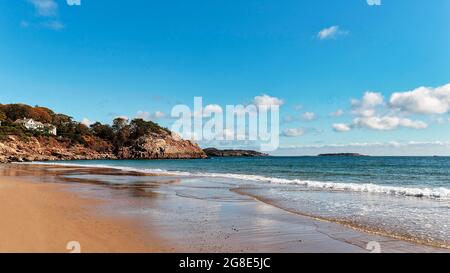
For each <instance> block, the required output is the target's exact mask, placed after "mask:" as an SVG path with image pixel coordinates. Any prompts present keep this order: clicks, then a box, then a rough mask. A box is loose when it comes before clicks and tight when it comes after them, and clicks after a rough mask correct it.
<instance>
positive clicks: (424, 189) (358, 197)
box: [64, 157, 450, 248]
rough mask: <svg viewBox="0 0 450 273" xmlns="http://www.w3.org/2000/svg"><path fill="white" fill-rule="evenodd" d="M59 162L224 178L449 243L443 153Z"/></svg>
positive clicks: (365, 224)
mask: <svg viewBox="0 0 450 273" xmlns="http://www.w3.org/2000/svg"><path fill="white" fill-rule="evenodd" d="M64 164H77V165H78V164H79V165H90V166H92V165H93V166H103V167H105V166H110V167H115V168H118V169H124V170H134V171H140V172H148V173H161V174H169V175H176V176H182V177H188V178H189V179H195V181H196V183H197V184H199V185H201V183H202V182H201V181H205V182H207V183H208V184H210V183H217V184H218V185H219V184H220V185H224V183H225V184H226V183H228V184H229V185H230V189H233V190H237V191H238V192H240V193H241V194H247V195H251V196H253V197H256V198H260V200H264V201H265V202H270V203H271V204H273V205H276V206H278V207H280V208H284V209H287V210H289V211H293V212H297V213H301V214H306V215H311V216H315V217H320V218H324V219H328V220H333V221H339V222H344V223H346V224H350V225H353V226H355V227H358V228H364V229H366V230H368V231H376V232H381V233H383V234H388V235H395V236H397V237H398V236H401V237H403V238H410V239H412V240H415V241H420V242H425V243H428V244H432V245H439V246H445V247H448V248H450V157H261V158H214V159H207V160H161V161H156V160H142V161H135V160H118V161H105V160H99V161H70V162H64ZM118 181H122V180H118ZM121 183H122V182H121ZM124 183H126V182H124Z"/></svg>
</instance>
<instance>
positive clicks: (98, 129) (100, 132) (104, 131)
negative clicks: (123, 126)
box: [91, 122, 114, 141]
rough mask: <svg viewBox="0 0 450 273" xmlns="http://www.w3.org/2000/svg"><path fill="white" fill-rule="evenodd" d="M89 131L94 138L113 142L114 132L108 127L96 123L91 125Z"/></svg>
mask: <svg viewBox="0 0 450 273" xmlns="http://www.w3.org/2000/svg"><path fill="white" fill-rule="evenodd" d="M91 131H92V133H93V134H94V136H96V137H99V138H101V139H104V140H108V141H112V140H114V131H113V129H112V128H111V126H109V125H104V124H101V123H100V122H96V123H94V124H92V125H91Z"/></svg>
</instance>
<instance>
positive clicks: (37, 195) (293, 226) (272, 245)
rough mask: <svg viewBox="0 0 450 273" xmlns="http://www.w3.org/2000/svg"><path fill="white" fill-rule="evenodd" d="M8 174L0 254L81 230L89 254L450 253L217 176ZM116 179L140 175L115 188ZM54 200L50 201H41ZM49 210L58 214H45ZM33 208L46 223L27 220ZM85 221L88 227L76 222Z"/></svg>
mask: <svg viewBox="0 0 450 273" xmlns="http://www.w3.org/2000/svg"><path fill="white" fill-rule="evenodd" d="M0 170H2V172H3V173H2V174H0V195H2V196H5V198H9V200H10V202H9V203H10V205H9V207H5V205H4V204H3V205H1V204H0V206H3V207H2V210H1V211H3V212H2V213H0V217H2V219H5V218H4V217H6V215H3V214H5V211H9V212H13V213H12V214H11V213H10V215H8V217H10V218H9V219H11V220H12V224H10V227H9V229H6V230H5V227H0V236H2V237H5V236H7V237H8V238H10V239H14V238H16V240H18V241H16V242H15V243H14V241H11V242H10V243H9V245H8V244H7V245H4V244H0V252H10V251H13V252H24V251H25V252H29V251H31V252H68V251H67V250H66V249H65V245H63V246H62V247H61V245H62V243H61V241H62V239H64V240H67V238H69V237H70V238H73V237H74V236H75V237H76V236H78V237H77V238H82V239H83V241H84V240H87V242H88V243H87V244H86V243H82V248H83V249H82V251H83V252H175V251H177V252H183V253H185V252H202V253H203V252H226V253H229V252H282V253H285V252H286V253H288V252H289V253H298V252H302V253H303V252H305V253H309V252H313V253H317V252H326V253H328V252H331V253H335V252H345V253H348V252H368V250H367V249H366V246H367V243H368V242H371V241H377V242H380V243H382V245H383V250H384V251H385V252H448V250H446V249H441V248H433V247H429V246H424V245H421V244H417V243H413V242H407V241H404V240H398V239H395V238H390V237H385V236H380V235H379V234H369V233H367V232H362V231H361V230H355V229H352V228H350V227H348V226H344V225H342V224H338V223H333V222H326V221H323V220H318V219H314V218H313V217H310V216H303V215H299V214H295V213H292V212H289V211H286V210H284V209H281V208H278V207H276V206H274V205H270V204H267V203H264V202H262V201H260V200H259V201H258V200H256V199H255V198H253V197H249V196H245V195H241V194H238V193H234V192H233V191H231V190H229V188H227V187H220V186H219V187H218V186H217V183H214V182H212V181H208V180H209V179H206V180H201V179H199V178H192V177H191V178H187V177H185V178H183V177H181V178H180V177H176V178H174V177H170V176H161V175H156V176H153V175H139V174H136V173H133V172H131V171H130V172H126V171H119V170H117V169H109V170H108V169H105V168H98V169H95V168H90V167H80V166H77V167H69V166H51V165H45V164H44V165H38V164H23V165H21V164H7V165H3V166H1V165H0ZM23 176H26V177H23ZM118 178H120V179H126V181H132V180H136V181H135V182H133V183H131V184H130V185H123V184H114V179H118ZM102 179H103V180H105V181H103V180H102ZM111 179H112V180H111ZM48 182H50V183H48ZM219 182H220V181H219ZM220 183H222V182H220ZM220 183H219V184H220ZM8 185H9V186H8ZM5 187H6V188H5ZM8 187H10V190H9V191H8V190H5V189H7V188H8ZM11 188H12V189H15V191H14V190H11ZM18 189H19V190H18ZM20 190H21V191H20ZM211 191H212V192H211ZM24 192H28V195H29V196H32V197H33V198H28V197H27V195H26V194H25V193H24ZM17 196H19V197H17ZM42 196H45V197H47V196H50V198H42ZM47 199H50V200H51V201H50V204H46V203H45V202H47V201H45V202H44V201H42V200H47ZM17 200H19V201H20V202H19V201H17ZM61 200H62V201H61ZM14 202H19V203H18V204H16V205H14ZM61 204H62V205H61ZM3 208H5V209H3ZM49 208H51V209H52V210H53V212H52V214H49V216H47V214H45V216H42V215H44V213H45V212H48V211H49ZM30 211H32V213H31V215H36V214H38V215H41V217H40V218H36V219H38V220H40V221H44V222H45V224H44V225H43V224H40V223H39V221H34V222H33V221H32V222H27V221H28V220H27V219H24V218H23V217H19V216H20V215H22V214H24V212H26V213H28V214H29V215H30ZM18 215H19V216H18ZM14 217H16V218H14ZM17 218H19V219H17ZM47 218H48V219H47ZM80 219H82V220H80ZM11 220H10V221H11ZM80 221H81V225H82V226H83V228H81V227H77V225H79V224H80ZM37 225H40V226H39V228H40V232H41V233H43V234H44V235H45V234H47V236H49V235H50V234H51V235H52V236H53V234H58V236H59V238H60V239H58V240H59V243H58V245H57V247H56V244H55V242H54V241H46V240H41V241H39V242H40V244H35V243H36V242H35V241H32V240H33V236H38V235H37V234H36V231H35V230H33V229H35V228H36V226H37ZM17 226H26V227H27V230H26V231H22V233H25V234H28V236H27V237H24V238H20V236H19V235H20V234H17V233H14V232H12V231H13V230H14V227H17ZM61 226H64V228H63V229H61V228H59V227H61ZM30 229H31V230H30ZM102 230H103V231H102ZM98 231H101V232H100V233H99V232H98ZM67 233H68V234H67ZM1 234H3V235H1ZM70 234H75V235H72V236H69V235H70ZM96 234H109V235H108V236H106V237H107V238H105V237H102V236H95V235H96ZM39 236H42V235H39ZM82 236H84V237H82ZM2 237H0V242H2V241H3V240H4V239H5V238H2ZM44 237H45V236H44ZM25 238H28V239H27V240H25ZM56 238H58V237H57V236H56V237H55V239H56ZM30 240H31V241H30ZM70 240H73V239H70ZM242 242H245V244H243V243H242ZM27 244H28V245H27ZM83 245H84V246H85V247H83Z"/></svg>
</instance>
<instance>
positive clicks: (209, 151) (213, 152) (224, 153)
mask: <svg viewBox="0 0 450 273" xmlns="http://www.w3.org/2000/svg"><path fill="white" fill-rule="evenodd" d="M203 151H204V152H205V153H206V155H207V156H208V157H260V156H269V155H268V154H265V153H261V152H257V151H252V150H219V149H216V148H206V149H203Z"/></svg>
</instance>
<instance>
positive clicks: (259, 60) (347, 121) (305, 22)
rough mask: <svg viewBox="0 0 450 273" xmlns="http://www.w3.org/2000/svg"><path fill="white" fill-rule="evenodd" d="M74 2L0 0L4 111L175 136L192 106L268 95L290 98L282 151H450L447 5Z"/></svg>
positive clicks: (410, 1) (416, 0) (388, 1)
mask: <svg viewBox="0 0 450 273" xmlns="http://www.w3.org/2000/svg"><path fill="white" fill-rule="evenodd" d="M75 2H76V1H75ZM80 4H81V5H72V6H69V5H68V4H67V3H66V0H17V1H14V3H12V1H7V0H0V41H1V42H0V103H12V102H23V103H27V104H31V105H44V106H48V107H50V108H52V109H54V110H55V111H57V112H63V113H67V114H70V115H72V116H73V117H74V118H75V119H77V120H80V121H81V120H83V119H89V120H90V121H94V120H98V121H102V122H109V121H110V120H111V119H112V118H114V117H116V116H120V115H125V116H128V117H134V116H136V114H137V113H138V112H139V111H142V112H148V115H147V116H148V117H149V118H153V119H154V120H156V121H157V122H159V123H161V124H162V125H165V126H170V124H171V122H172V120H171V119H167V118H164V117H162V116H163V115H162V113H165V114H166V115H167V113H170V110H171V108H172V106H173V105H175V104H177V103H184V104H192V103H193V97H194V96H202V97H203V99H204V101H205V104H218V105H222V106H225V105H226V104H246V103H251V102H252V101H253V100H254V98H255V96H261V95H263V94H267V95H268V96H270V97H274V98H278V99H280V100H283V104H282V106H281V118H282V120H283V122H282V125H281V126H282V131H283V132H282V135H283V136H282V137H281V146H282V147H284V149H280V150H279V151H278V154H314V153H317V152H322V151H328V150H333V151H335V150H337V148H336V147H341V148H339V149H340V150H349V149H351V150H352V151H360V152H364V151H366V152H370V153H372V154H408V153H409V152H410V151H414V153H415V154H441V153H447V154H450V148H449V144H448V142H450V139H449V137H448V136H449V135H450V121H449V117H450V116H449V115H448V111H449V108H450V94H449V93H450V86H447V84H448V83H450V17H449V16H448V14H449V12H450V1H448V0H434V1H431V2H430V1H423V0H395V1H394V0H382V1H381V5H369V4H368V3H367V1H366V0H349V1H330V0H315V1H299V0H292V1H289V0H284V1H283V0H282V1H273V0H272V1H266V0H259V1H257V0H245V1H242V0H241V1H238V0H222V1H218V0H202V1H200V0H198V1H181V0H180V1H178V0H172V1H149V0H145V1H144V0H128V1H119V0H117V1H108V0H96V1H93V0H81V2H80ZM421 86H425V87H427V88H426V89H417V88H419V87H421ZM412 90H415V92H413V93H407V91H412ZM367 91H370V92H369V93H366V92H367ZM393 93H398V96H397V97H396V98H395V99H394V98H393V96H392V94H393ZM365 94H366V95H367V96H364V95H365ZM380 98H381V99H380ZM352 100H353V103H352ZM436 100H438V102H436ZM447 100H449V101H447ZM338 110H341V111H338ZM157 111H159V112H158V113H159V114H155V112H157ZM332 112H335V115H334V116H333V115H330V113H332ZM308 119H309V120H308ZM339 145H341V146H339ZM352 145H353V146H352ZM355 145H357V146H355ZM377 145H378V146H377ZM411 145H412V146H414V147H413V148H414V149H417V150H414V149H408V148H404V147H410V146H411ZM374 147H375V148H374ZM311 149H312V150H311ZM373 149H376V150H373ZM340 150H339V151H340Z"/></svg>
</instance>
